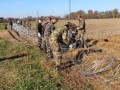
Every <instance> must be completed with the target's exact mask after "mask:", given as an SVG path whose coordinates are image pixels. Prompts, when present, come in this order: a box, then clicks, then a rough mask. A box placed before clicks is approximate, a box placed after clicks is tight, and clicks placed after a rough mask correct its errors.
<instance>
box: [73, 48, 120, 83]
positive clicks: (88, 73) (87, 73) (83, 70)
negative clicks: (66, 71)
mask: <svg viewBox="0 0 120 90" xmlns="http://www.w3.org/2000/svg"><path fill="white" fill-rule="evenodd" d="M95 48H97V49H98V50H100V49H99V48H98V47H95ZM92 49H94V48H93V47H90V48H89V50H88V51H87V52H86V51H85V50H82V51H81V52H80V53H79V55H78V57H77V58H74V59H73V60H72V62H73V64H74V65H75V66H76V67H77V68H78V69H79V70H80V71H79V72H80V73H81V74H83V75H85V76H95V78H96V79H97V80H98V81H100V82H102V83H108V82H110V81H113V80H115V79H118V78H120V75H118V74H117V72H118V71H119V72H120V64H118V65H117V66H116V67H115V68H114V70H115V73H114V74H112V75H111V77H109V78H108V79H107V80H101V79H100V78H98V77H97V75H99V74H100V73H102V72H105V71H107V70H109V69H110V68H112V66H113V65H114V64H115V62H116V61H117V59H116V58H115V57H114V56H112V55H109V54H108V53H107V52H105V51H101V52H100V53H101V54H103V55H105V54H106V55H108V57H107V58H103V59H101V60H99V61H97V62H95V63H93V62H92V60H91V64H90V65H89V66H88V67H87V68H81V66H80V65H81V64H82V61H85V60H87V58H84V59H83V58H81V56H82V55H83V54H84V55H85V54H87V55H88V56H89V54H92V53H94V52H93V51H92ZM106 61H110V62H109V64H107V65H105V66H104V67H101V68H100V69H98V70H96V67H97V66H99V65H100V64H101V63H104V62H106ZM79 63H80V64H79ZM86 66H87V65H86ZM93 69H94V70H93Z"/></svg>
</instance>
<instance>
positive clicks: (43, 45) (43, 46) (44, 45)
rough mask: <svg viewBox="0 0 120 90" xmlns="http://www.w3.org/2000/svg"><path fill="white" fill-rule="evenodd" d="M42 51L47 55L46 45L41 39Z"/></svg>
mask: <svg viewBox="0 0 120 90" xmlns="http://www.w3.org/2000/svg"><path fill="white" fill-rule="evenodd" d="M41 47H42V49H43V50H44V52H46V53H47V50H46V44H45V38H43V39H42V45H41Z"/></svg>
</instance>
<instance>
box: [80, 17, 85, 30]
mask: <svg viewBox="0 0 120 90" xmlns="http://www.w3.org/2000/svg"><path fill="white" fill-rule="evenodd" d="M79 27H80V30H82V29H85V19H82V18H79Z"/></svg>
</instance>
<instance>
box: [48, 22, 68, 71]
mask: <svg viewBox="0 0 120 90" xmlns="http://www.w3.org/2000/svg"><path fill="white" fill-rule="evenodd" d="M69 29H70V28H69V24H66V25H65V26H63V27H61V28H59V29H57V30H55V31H53V33H52V34H51V36H50V39H49V40H50V46H51V49H52V53H53V57H54V60H55V62H56V69H57V70H61V69H62V67H61V66H60V64H61V60H62V52H61V49H60V43H64V44H66V45H68V44H69V41H68V39H67V36H68V30H69Z"/></svg>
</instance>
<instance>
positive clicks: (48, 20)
mask: <svg viewBox="0 0 120 90" xmlns="http://www.w3.org/2000/svg"><path fill="white" fill-rule="evenodd" d="M49 22H51V17H48V18H46V21H45V23H44V24H43V30H42V31H43V39H42V49H43V50H44V52H45V53H47V52H46V45H45V39H44V32H45V27H46V25H47V24H48V23H49Z"/></svg>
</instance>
